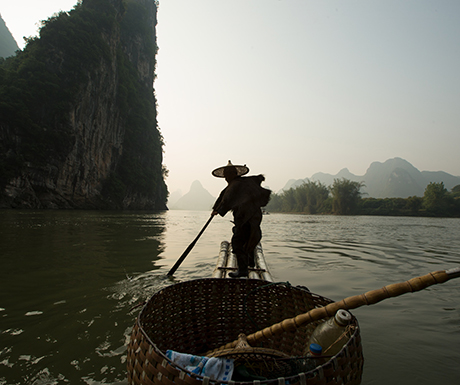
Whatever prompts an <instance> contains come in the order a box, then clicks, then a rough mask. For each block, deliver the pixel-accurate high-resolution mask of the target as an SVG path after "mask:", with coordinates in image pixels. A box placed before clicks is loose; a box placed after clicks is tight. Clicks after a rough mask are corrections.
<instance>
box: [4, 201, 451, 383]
mask: <svg viewBox="0 0 460 385" xmlns="http://www.w3.org/2000/svg"><path fill="white" fill-rule="evenodd" d="M0 213H1V219H0V237H1V249H0V261H1V264H2V265H1V266H2V269H1V272H0V282H1V292H0V338H1V341H2V344H1V345H0V384H8V385H9V384H24V383H28V384H36V385H38V384H61V383H71V384H78V383H82V384H126V362H125V353H126V347H125V346H126V341H127V340H128V339H129V335H130V331H131V327H132V325H133V323H134V321H135V318H136V315H137V314H138V311H139V307H136V306H138V305H139V304H140V303H142V302H143V301H145V300H146V299H147V298H149V296H150V295H151V294H152V293H154V292H156V291H157V290H159V289H160V288H162V287H165V286H167V285H171V284H173V283H174V282H177V281H183V280H187V279H195V278H203V277H209V276H210V275H211V273H212V270H213V269H214V266H215V262H216V257H217V254H218V252H219V243H220V241H221V240H224V239H227V240H229V238H230V235H231V228H232V223H231V222H230V220H231V216H230V215H229V216H227V217H225V218H220V217H216V218H215V219H214V220H213V222H212V223H211V224H210V226H209V227H208V228H207V229H206V231H205V233H204V234H203V235H202V237H201V238H200V240H199V242H198V243H197V245H196V246H195V247H194V249H193V250H192V252H191V253H190V254H189V256H188V257H187V258H186V259H185V261H184V262H183V263H182V264H181V266H180V267H179V269H178V270H177V272H176V273H175V276H174V277H167V276H166V273H167V272H168V271H169V269H170V268H171V267H172V266H173V265H174V263H175V262H176V260H177V259H178V258H179V257H180V255H181V254H182V253H183V251H184V250H185V249H186V248H187V246H188V245H189V244H190V243H191V242H192V240H193V239H194V238H195V237H196V235H197V234H198V232H199V231H200V230H201V228H202V227H203V225H204V224H205V222H206V221H207V219H208V217H209V213H207V212H194V211H170V212H157V213H148V212H100V211H93V212H89V211H13V210H8V211H1V212H0ZM262 230H263V233H264V238H263V247H264V250H265V256H266V259H267V262H268V264H269V267H270V270H271V272H272V274H273V275H274V277H275V279H276V280H277V281H289V282H290V283H291V284H295V285H304V286H308V287H309V288H310V289H311V290H312V291H313V292H316V293H318V294H321V295H323V296H326V297H329V298H332V299H334V300H340V299H342V298H344V297H347V296H350V295H355V294H360V293H362V292H365V291H368V290H372V289H375V288H379V287H382V286H384V285H387V284H390V283H395V282H401V281H405V280H407V279H409V278H412V277H414V276H418V275H423V274H426V273H428V272H430V271H434V270H441V269H447V268H451V267H455V266H459V265H460V239H459V237H458V234H460V220H458V219H440V218H394V217H381V218H380V217H335V216H303V215H282V214H271V215H266V216H264V220H263V224H262ZM458 281H460V280H458ZM459 293H460V282H457V281H450V282H447V283H445V284H443V285H437V286H433V287H430V288H428V289H426V290H425V291H423V292H420V293H415V294H410V295H405V296H402V297H398V298H392V299H388V300H386V301H383V302H382V303H379V304H377V305H373V306H370V307H365V308H359V309H356V310H354V311H353V313H354V314H355V315H356V316H357V317H358V320H359V322H360V325H361V328H362V337H363V347H364V355H365V368H364V378H363V384H389V383H404V384H428V383H430V384H431V383H446V384H448V383H456V382H457V380H458V374H459V371H458V361H459V359H460V350H459V349H458V348H457V347H458V346H459V344H460V303H459V299H458V298H459Z"/></svg>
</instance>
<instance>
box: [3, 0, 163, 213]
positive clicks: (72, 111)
mask: <svg viewBox="0 0 460 385" xmlns="http://www.w3.org/2000/svg"><path fill="white" fill-rule="evenodd" d="M156 15H157V2H155V1H152V0H128V1H122V0H86V1H85V0H84V1H83V2H82V3H81V4H77V6H75V8H74V10H72V11H71V12H70V13H63V12H61V13H60V14H59V15H57V16H54V17H53V18H51V19H50V20H48V22H47V23H46V24H45V25H44V26H43V28H42V29H41V31H40V39H36V40H34V41H31V42H29V44H28V45H27V46H26V48H25V50H24V52H21V53H20V54H19V55H18V57H15V58H13V61H12V64H10V65H9V67H7V70H10V71H13V70H14V68H15V67H16V66H17V64H15V63H18V62H21V61H26V60H28V61H27V63H29V62H30V57H31V55H36V57H34V60H36V61H39V62H40V66H37V68H39V69H40V71H41V72H38V73H37V74H36V75H35V77H38V78H40V77H42V79H43V80H42V81H43V83H44V84H45V85H48V83H45V81H47V80H48V78H49V79H50V80H49V81H50V82H53V81H55V83H53V86H52V91H51V92H55V94H54V95H55V96H56V95H58V94H62V98H61V100H62V103H61V104H60V103H56V101H55V99H53V98H52V95H50V94H44V97H43V101H41V100H37V98H36V95H35V96H34V97H35V98H30V99H27V98H26V97H23V98H22V99H21V100H22V102H23V103H26V102H27V104H26V107H27V109H28V114H29V120H30V121H32V122H33V130H32V128H31V126H30V125H27V124H25V123H24V119H22V120H21V119H18V118H14V117H15V116H17V112H15V111H14V110H13V108H14V107H11V105H10V106H9V107H8V109H6V110H5V111H6V113H5V118H3V117H0V150H1V152H2V153H3V154H0V171H3V175H2V176H1V177H0V187H1V188H2V193H1V195H0V207H4V208H10V207H11V208H79V209H160V210H163V209H166V199H167V188H166V184H165V182H164V174H165V170H164V168H163V166H162V146H163V141H162V137H161V134H160V132H159V130H158V127H157V119H156V100H155V95H154V90H153V81H154V76H155V64H156V62H155V56H156V52H157V46H156V30H155V28H156V23H157V19H156ZM70 34H73V35H74V36H73V37H72V39H74V40H69V38H68V36H69V35H70ZM69 44H70V46H69ZM6 64H8V63H6ZM31 79H32V77H31V76H29V77H28V78H27V79H26V80H25V81H28V82H33V81H34V80H31ZM56 79H57V80H56ZM34 84H35V83H34ZM56 84H57V85H56ZM50 87H51V86H50ZM10 89H11V90H13V89H12V88H10ZM11 92H12V95H11V97H13V98H14V97H16V95H15V94H14V93H13V91H11ZM17 96H18V97H21V94H20V93H19V94H18V95H17ZM24 100H26V102H24ZM53 100H54V101H53ZM18 103H19V102H18ZM40 103H42V104H40ZM12 117H13V118H12ZM34 142H35V143H34Z"/></svg>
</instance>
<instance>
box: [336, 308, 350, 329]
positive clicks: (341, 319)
mask: <svg viewBox="0 0 460 385" xmlns="http://www.w3.org/2000/svg"><path fill="white" fill-rule="evenodd" d="M351 318H352V317H351V314H350V313H349V312H347V311H346V310H344V309H339V310H337V313H335V320H336V321H337V323H338V324H339V325H341V326H345V325H348V324H349V323H350V321H351Z"/></svg>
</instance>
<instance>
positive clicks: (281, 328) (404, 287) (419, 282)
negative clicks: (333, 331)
mask: <svg viewBox="0 0 460 385" xmlns="http://www.w3.org/2000/svg"><path fill="white" fill-rule="evenodd" d="M457 277H460V267H457V268H454V269H450V270H440V271H434V272H432V273H429V274H426V275H423V276H421V277H416V278H412V279H410V280H408V281H406V282H400V283H394V284H391V285H387V286H384V287H382V288H381V289H377V290H371V291H368V292H367V293H364V294H359V295H354V296H352V297H348V298H345V299H342V300H341V301H338V302H333V303H330V304H329V305H326V306H324V307H319V308H316V309H312V310H310V311H309V312H307V313H303V314H300V315H298V316H296V317H294V318H288V319H285V320H284V321H281V322H279V323H276V324H274V325H272V326H269V327H267V328H265V329H263V330H259V331H258V332H255V333H253V334H250V335H248V336H247V341H248V343H249V344H250V345H253V344H254V343H255V342H259V341H261V340H264V339H268V338H271V337H273V336H277V335H279V334H281V333H284V332H293V331H295V330H296V329H297V328H299V327H301V326H305V325H307V324H309V323H311V322H314V321H318V320H320V319H323V318H327V317H332V316H334V315H335V313H336V312H337V310H339V309H345V310H350V309H356V308H358V307H360V306H363V305H373V304H375V303H377V302H380V301H383V300H384V299H387V298H392V297H398V296H400V295H402V294H405V293H413V292H416V291H420V290H423V289H425V288H427V287H428V286H431V285H435V284H438V283H444V282H446V281H448V280H449V279H452V278H457ZM237 343H238V341H233V342H230V343H228V344H226V345H223V346H221V347H220V348H217V349H215V350H213V351H211V352H208V353H207V355H208V354H212V353H215V352H217V351H220V350H224V349H232V348H234V347H236V344H237Z"/></svg>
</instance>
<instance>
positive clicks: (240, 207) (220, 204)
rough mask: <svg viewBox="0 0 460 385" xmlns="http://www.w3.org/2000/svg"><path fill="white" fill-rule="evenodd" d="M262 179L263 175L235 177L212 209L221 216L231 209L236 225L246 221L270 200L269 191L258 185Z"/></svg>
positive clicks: (263, 178)
mask: <svg viewBox="0 0 460 385" xmlns="http://www.w3.org/2000/svg"><path fill="white" fill-rule="evenodd" d="M264 180H265V177H264V176H263V175H254V176H239V177H236V178H235V179H234V180H232V181H231V182H230V184H229V185H228V186H227V187H226V188H225V189H223V190H222V192H221V193H220V195H219V198H217V201H216V203H215V204H214V207H213V210H215V211H217V213H218V214H219V215H221V216H224V215H225V214H227V212H228V211H230V210H232V211H233V217H234V220H235V224H236V225H240V224H243V223H246V222H247V221H248V220H249V219H250V218H251V217H252V216H253V215H254V214H255V213H257V212H260V208H261V207H264V206H266V205H267V204H268V201H269V200H270V194H271V191H270V190H268V189H266V188H263V187H262V186H261V185H260V184H261V183H262V182H263V181H264Z"/></svg>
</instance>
